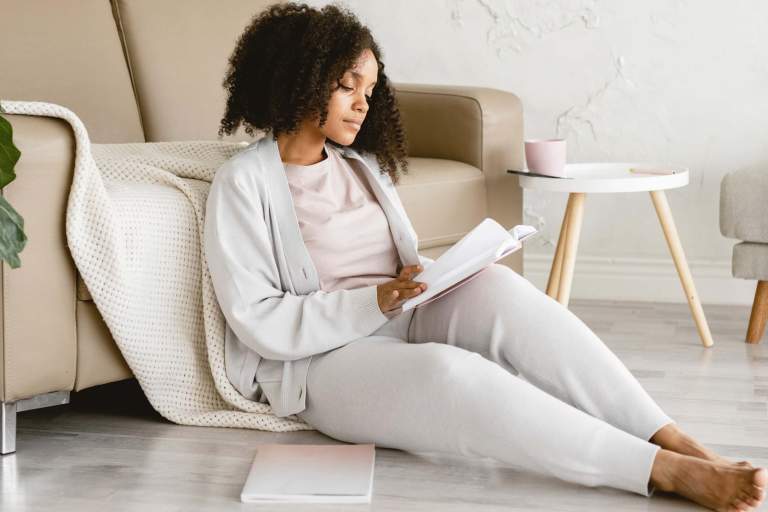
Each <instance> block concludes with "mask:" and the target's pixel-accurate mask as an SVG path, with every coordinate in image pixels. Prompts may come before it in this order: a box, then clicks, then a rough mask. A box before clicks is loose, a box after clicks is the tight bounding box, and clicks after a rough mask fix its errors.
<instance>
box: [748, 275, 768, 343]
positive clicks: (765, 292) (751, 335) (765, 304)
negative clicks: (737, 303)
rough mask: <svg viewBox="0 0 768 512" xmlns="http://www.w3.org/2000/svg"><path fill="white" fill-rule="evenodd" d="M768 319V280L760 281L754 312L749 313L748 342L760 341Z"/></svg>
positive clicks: (756, 291) (753, 304)
mask: <svg viewBox="0 0 768 512" xmlns="http://www.w3.org/2000/svg"><path fill="white" fill-rule="evenodd" d="M766 319H768V281H758V282H757V289H756V290H755V301H754V302H753V303H752V313H751V314H750V315H749V327H748V328H747V343H760V338H762V337H763V333H765V321H766Z"/></svg>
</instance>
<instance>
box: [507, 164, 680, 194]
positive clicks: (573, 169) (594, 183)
mask: <svg viewBox="0 0 768 512" xmlns="http://www.w3.org/2000/svg"><path fill="white" fill-rule="evenodd" d="M630 169H633V170H634V171H637V172H632V171H630ZM651 170H653V171H666V172H670V174H650V173H646V174H643V173H642V171H651ZM671 171H674V174H672V173H671ZM510 175H512V176H519V177H520V186H521V187H523V188H527V189H535V190H550V191H554V192H647V191H651V190H666V189H671V188H679V187H684V186H686V185H687V184H688V168H686V167H682V166H680V165H671V164H658V163H648V162H642V163H641V162H637V163H632V162H630V163H624V162H611V163H575V164H567V165H566V166H565V175H566V176H567V178H549V177H539V176H523V175H521V174H512V173H510Z"/></svg>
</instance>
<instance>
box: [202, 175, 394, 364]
mask: <svg viewBox="0 0 768 512" xmlns="http://www.w3.org/2000/svg"><path fill="white" fill-rule="evenodd" d="M217 178H221V179H217ZM246 189H247V187H243V186H242V185H241V184H240V183H238V182H237V180H236V178H235V177H233V176H231V175H230V176H218V173H217V176H215V178H214V180H213V182H212V184H211V188H210V191H209V194H208V199H207V201H206V213H205V227H204V250H205V254H206V259H207V263H208V268H209V271H210V274H211V280H212V282H213V288H214V291H215V294H216V298H217V300H218V302H219V306H220V307H221V310H222V313H223V314H224V317H225V319H226V321H227V324H228V325H229V327H230V328H231V329H232V331H233V332H234V333H235V334H236V335H237V337H238V339H239V340H240V341H242V342H243V343H245V344H246V345H247V346H248V347H250V348H251V349H252V350H254V351H256V353H258V354H259V355H260V356H262V357H265V358H267V359H276V360H283V361H292V360H297V359H303V358H305V357H309V356H311V355H314V354H319V353H322V352H326V351H328V350H332V349H335V348H338V347H340V346H343V345H345V344H347V343H349V342H351V341H353V340H355V339H357V338H361V337H364V336H368V335H370V334H371V333H372V332H374V331H375V330H376V329H378V328H379V327H380V326H381V325H383V324H384V323H386V322H387V321H388V320H389V318H388V317H387V316H386V315H385V314H384V313H383V312H382V311H381V309H380V308H379V304H378V300H377V294H376V286H375V285H372V286H365V287H361V288H355V289H351V290H334V291H332V292H325V291H322V290H318V291H314V292H312V293H309V294H307V295H295V294H291V293H289V292H286V291H284V290H283V289H282V287H281V285H280V278H279V272H278V267H277V264H276V261H275V255H276V253H275V250H276V249H275V248H274V247H273V244H272V241H271V237H270V234H269V229H268V226H267V223H266V220H265V219H266V218H267V215H266V213H267V212H266V211H265V206H264V205H263V203H262V202H261V200H260V197H259V195H258V193H257V192H256V191H254V192H252V193H247V192H246Z"/></svg>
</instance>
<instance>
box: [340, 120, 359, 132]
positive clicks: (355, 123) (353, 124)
mask: <svg viewBox="0 0 768 512" xmlns="http://www.w3.org/2000/svg"><path fill="white" fill-rule="evenodd" d="M344 122H345V123H347V124H348V125H351V126H354V127H355V128H357V129H358V130H359V129H360V126H362V123H358V122H357V121H348V120H346V119H345V120H344Z"/></svg>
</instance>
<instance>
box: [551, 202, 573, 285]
mask: <svg viewBox="0 0 768 512" xmlns="http://www.w3.org/2000/svg"><path fill="white" fill-rule="evenodd" d="M572 204H573V194H568V203H567V204H566V205H565V213H563V222H562V223H561V224H560V236H559V237H558V238H557V248H556V249H555V257H554V259H553V260H552V268H551V269H549V280H548V281H547V295H549V296H550V297H552V298H553V299H557V292H558V290H559V289H560V271H561V270H562V267H563V247H565V238H566V232H567V229H568V212H569V211H570V210H571V205H572Z"/></svg>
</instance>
